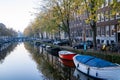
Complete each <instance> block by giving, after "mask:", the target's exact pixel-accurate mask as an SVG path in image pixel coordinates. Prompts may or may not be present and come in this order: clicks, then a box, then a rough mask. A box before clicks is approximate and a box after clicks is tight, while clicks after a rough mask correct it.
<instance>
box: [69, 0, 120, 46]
mask: <svg viewBox="0 0 120 80" xmlns="http://www.w3.org/2000/svg"><path fill="white" fill-rule="evenodd" d="M117 1H118V2H120V0H117ZM111 2H112V0H105V3H104V4H103V5H102V6H101V8H100V9H99V10H98V14H97V18H98V20H97V24H96V25H97V33H96V34H97V36H96V39H97V43H98V44H99V43H106V44H107V43H108V44H111V43H113V42H120V23H119V21H120V11H118V13H116V14H115V15H113V14H112V12H111V11H112V10H111V9H110V8H109V7H108V6H109V5H108V4H110V3H111ZM86 18H87V15H86V14H83V15H76V18H75V19H74V20H72V21H71V22H70V30H71V36H72V37H73V38H74V39H79V40H80V41H81V40H82V41H84V40H91V41H92V40H93V33H92V29H91V27H90V25H88V24H86V23H85V19H86Z"/></svg>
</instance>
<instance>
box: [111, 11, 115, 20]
mask: <svg viewBox="0 0 120 80" xmlns="http://www.w3.org/2000/svg"><path fill="white" fill-rule="evenodd" d="M114 16H115V15H114V14H113V12H112V11H110V20H114Z"/></svg>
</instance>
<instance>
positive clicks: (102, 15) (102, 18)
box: [101, 13, 104, 21]
mask: <svg viewBox="0 0 120 80" xmlns="http://www.w3.org/2000/svg"><path fill="white" fill-rule="evenodd" d="M101 21H104V14H103V13H101Z"/></svg>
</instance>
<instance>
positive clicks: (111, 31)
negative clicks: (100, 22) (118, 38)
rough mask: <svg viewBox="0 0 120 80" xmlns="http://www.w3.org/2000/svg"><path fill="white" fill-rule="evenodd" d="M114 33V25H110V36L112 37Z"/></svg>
mask: <svg viewBox="0 0 120 80" xmlns="http://www.w3.org/2000/svg"><path fill="white" fill-rule="evenodd" d="M114 32H115V28H114V25H111V26H110V33H111V36H113V35H114Z"/></svg>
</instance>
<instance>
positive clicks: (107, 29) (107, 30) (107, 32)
mask: <svg viewBox="0 0 120 80" xmlns="http://www.w3.org/2000/svg"><path fill="white" fill-rule="evenodd" d="M106 36H109V26H106Z"/></svg>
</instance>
